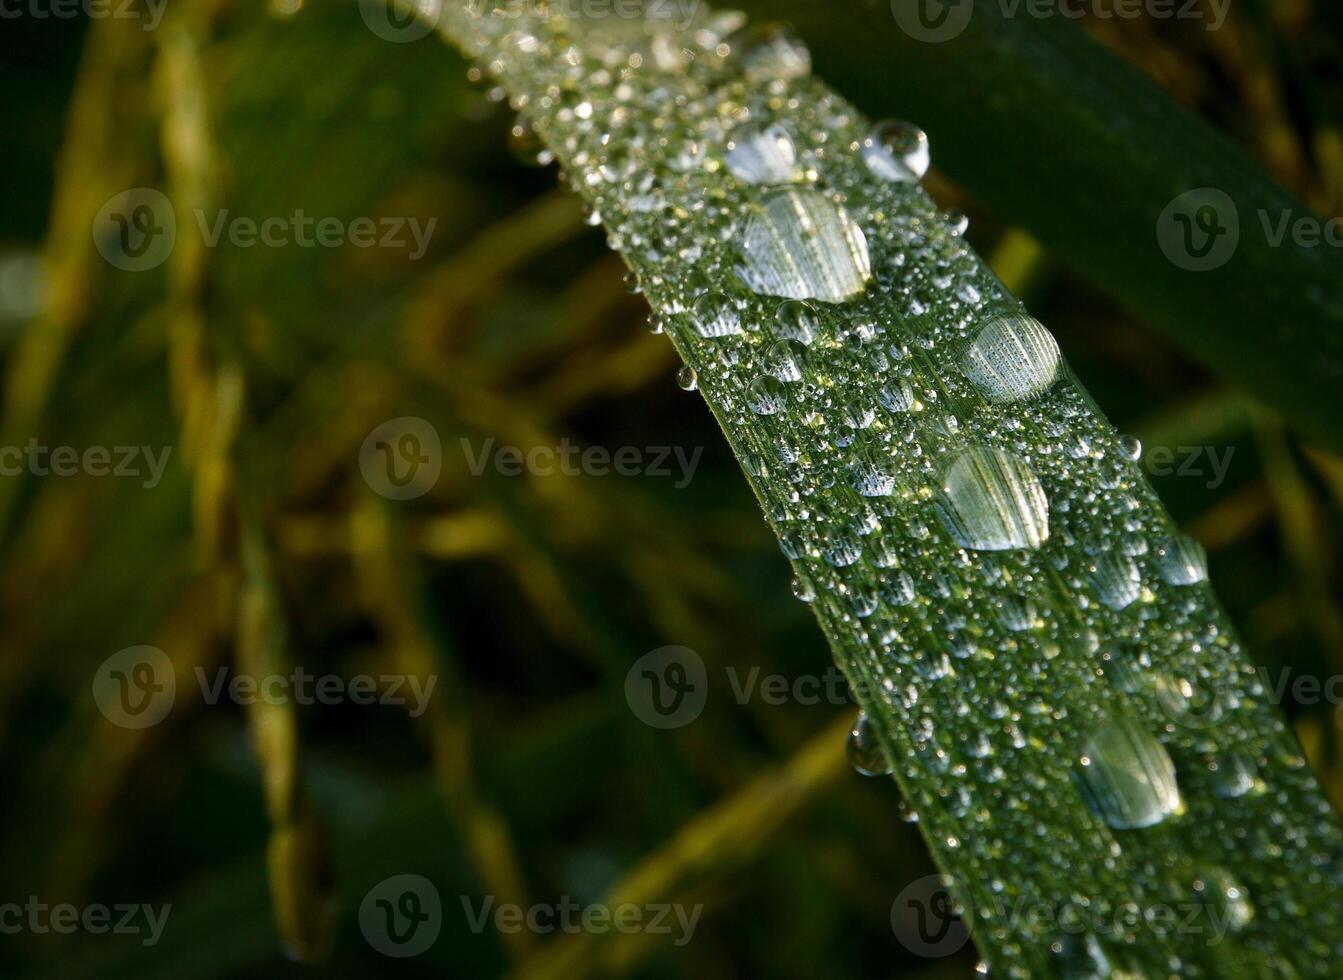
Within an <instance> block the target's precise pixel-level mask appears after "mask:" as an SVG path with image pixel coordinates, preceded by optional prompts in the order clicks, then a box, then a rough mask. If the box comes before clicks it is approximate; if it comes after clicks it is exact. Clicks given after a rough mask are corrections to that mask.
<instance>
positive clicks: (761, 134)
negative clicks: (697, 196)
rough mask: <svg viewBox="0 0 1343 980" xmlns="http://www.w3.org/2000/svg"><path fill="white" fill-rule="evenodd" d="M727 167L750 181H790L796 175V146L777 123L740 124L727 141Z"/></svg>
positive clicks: (783, 182)
mask: <svg viewBox="0 0 1343 980" xmlns="http://www.w3.org/2000/svg"><path fill="white" fill-rule="evenodd" d="M727 168H728V170H730V171H732V175H733V176H734V177H736V178H737V179H738V180H740V181H744V182H745V183H747V184H789V183H792V182H793V181H794V180H795V179H796V178H797V147H796V146H794V145H793V137H792V136H790V135H789V134H788V130H786V129H784V128H783V127H782V126H779V125H777V124H776V125H772V126H757V125H754V124H747V125H745V126H738V127H737V128H736V129H734V130H733V131H732V137H731V139H730V140H729V141H728V144H727Z"/></svg>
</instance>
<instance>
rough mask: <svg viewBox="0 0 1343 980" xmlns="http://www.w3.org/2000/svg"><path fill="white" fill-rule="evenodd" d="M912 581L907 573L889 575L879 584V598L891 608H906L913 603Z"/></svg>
mask: <svg viewBox="0 0 1343 980" xmlns="http://www.w3.org/2000/svg"><path fill="white" fill-rule="evenodd" d="M915 594H916V593H915V591H914V579H913V578H911V577H910V574H909V573H908V572H899V573H897V574H895V575H889V576H887V577H886V578H884V579H883V580H882V582H881V597H882V598H883V599H885V600H886V601H887V602H889V603H890V604H891V605H893V606H907V605H909V604H910V603H911V602H913V601H914V596H915Z"/></svg>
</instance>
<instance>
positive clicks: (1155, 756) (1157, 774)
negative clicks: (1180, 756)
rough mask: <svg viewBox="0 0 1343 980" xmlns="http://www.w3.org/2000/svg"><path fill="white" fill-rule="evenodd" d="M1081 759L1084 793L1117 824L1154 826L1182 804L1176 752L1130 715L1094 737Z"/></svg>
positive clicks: (1119, 826) (1103, 815)
mask: <svg viewBox="0 0 1343 980" xmlns="http://www.w3.org/2000/svg"><path fill="white" fill-rule="evenodd" d="M1079 763H1080V764H1079V767H1078V768H1079V772H1080V773H1081V780H1080V782H1081V787H1082V792H1083V795H1084V796H1085V797H1086V799H1087V802H1088V803H1089V804H1090V805H1091V808H1092V809H1093V810H1095V811H1096V813H1097V814H1098V815H1099V816H1100V817H1101V819H1102V820H1104V821H1105V822H1106V823H1107V824H1109V825H1110V826H1111V827H1115V828H1117V829H1121V830H1125V829H1132V828H1136V827H1150V826H1152V825H1153V824H1157V823H1160V822H1161V821H1162V820H1164V819H1165V818H1166V817H1167V816H1169V815H1170V814H1172V813H1175V812H1177V811H1178V810H1179V809H1180V807H1181V805H1182V804H1181V801H1180V787H1179V786H1178V784H1177V783H1176V781H1175V764H1174V763H1173V762H1171V758H1170V754H1169V753H1167V752H1166V748H1165V746H1163V745H1162V744H1161V743H1160V742H1159V741H1157V740H1156V738H1154V737H1153V736H1152V735H1150V734H1148V733H1147V732H1146V731H1144V730H1143V729H1141V728H1139V727H1138V725H1137V723H1136V722H1134V721H1133V720H1131V719H1129V718H1121V719H1118V720H1115V721H1111V722H1109V723H1108V724H1106V725H1105V726H1104V727H1102V728H1101V729H1100V730H1099V731H1098V732H1096V733H1095V734H1094V735H1092V736H1091V738H1090V739H1088V740H1087V743H1086V745H1085V746H1084V747H1083V749H1082V756H1081V759H1080V760H1079Z"/></svg>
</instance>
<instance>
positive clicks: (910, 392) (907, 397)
mask: <svg viewBox="0 0 1343 980" xmlns="http://www.w3.org/2000/svg"><path fill="white" fill-rule="evenodd" d="M877 401H878V402H879V403H880V404H881V407H882V408H884V409H886V411H888V412H894V413H896V414H899V413H901V412H908V411H909V409H910V407H911V406H912V405H913V404H914V388H913V387H912V386H911V385H910V383H909V382H908V381H906V380H904V379H903V378H894V379H892V380H890V381H888V382H886V383H885V384H884V385H882V386H881V387H880V388H878V389H877Z"/></svg>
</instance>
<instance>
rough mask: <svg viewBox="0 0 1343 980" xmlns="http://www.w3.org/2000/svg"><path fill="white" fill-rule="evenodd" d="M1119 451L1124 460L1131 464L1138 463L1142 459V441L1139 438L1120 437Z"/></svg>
mask: <svg viewBox="0 0 1343 980" xmlns="http://www.w3.org/2000/svg"><path fill="white" fill-rule="evenodd" d="M1119 451H1120V452H1121V453H1123V454H1124V458H1125V459H1127V460H1128V461H1129V462H1130V463H1136V462H1138V460H1140V459H1142V440H1141V439H1139V438H1138V437H1137V436H1128V435H1123V436H1120V437H1119Z"/></svg>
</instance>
